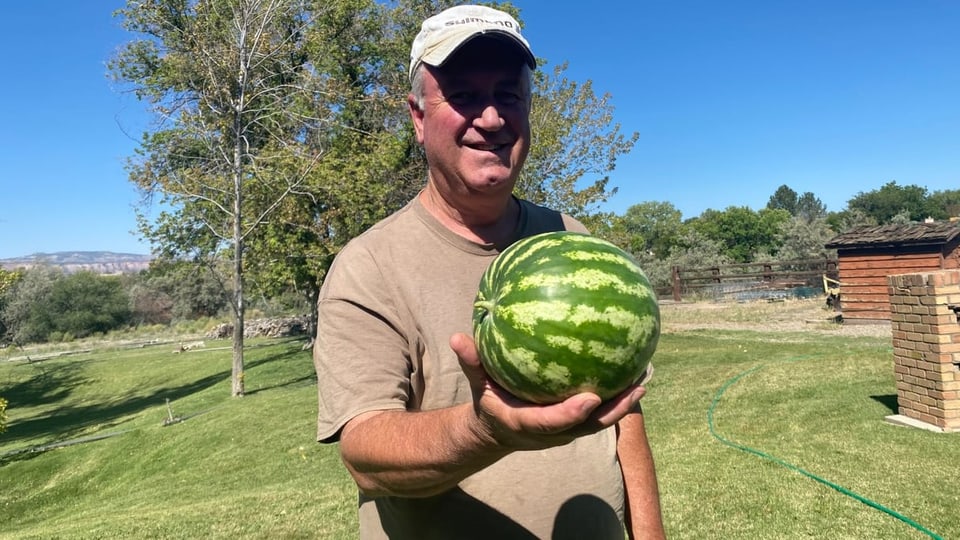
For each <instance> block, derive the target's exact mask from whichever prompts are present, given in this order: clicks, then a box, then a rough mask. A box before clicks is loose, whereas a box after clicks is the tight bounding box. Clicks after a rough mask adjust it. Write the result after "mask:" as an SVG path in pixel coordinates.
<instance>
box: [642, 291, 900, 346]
mask: <svg viewBox="0 0 960 540" xmlns="http://www.w3.org/2000/svg"><path fill="white" fill-rule="evenodd" d="M660 313H661V317H662V322H663V330H664V332H682V331H684V330H697V329H718V330H754V331H762V332H804V333H807V332H811V333H822V334H830V335H845V336H874V337H889V336H890V324H889V323H882V324H881V323H878V324H843V323H838V322H837V315H838V314H837V312H835V311H833V309H831V308H828V307H827V306H826V305H825V303H824V302H823V301H822V299H807V300H781V301H775V302H770V301H763V300H759V301H754V302H741V303H738V302H691V303H686V302H680V303H673V302H662V303H661V304H660Z"/></svg>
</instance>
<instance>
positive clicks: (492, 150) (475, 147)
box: [466, 144, 508, 152]
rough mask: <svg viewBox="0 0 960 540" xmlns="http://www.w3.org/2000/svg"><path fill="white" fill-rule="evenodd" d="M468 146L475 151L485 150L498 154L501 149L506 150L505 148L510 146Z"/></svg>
mask: <svg viewBox="0 0 960 540" xmlns="http://www.w3.org/2000/svg"><path fill="white" fill-rule="evenodd" d="M466 146H467V147H469V148H473V149H474V150H483V151H487V152H496V151H498V150H500V149H501V148H504V147H506V146H508V145H506V144H468V145H466Z"/></svg>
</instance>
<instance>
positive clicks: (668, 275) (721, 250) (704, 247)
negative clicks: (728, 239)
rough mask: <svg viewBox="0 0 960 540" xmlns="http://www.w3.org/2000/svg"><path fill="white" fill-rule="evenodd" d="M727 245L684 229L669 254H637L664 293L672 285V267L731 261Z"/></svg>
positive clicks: (642, 265)
mask: <svg viewBox="0 0 960 540" xmlns="http://www.w3.org/2000/svg"><path fill="white" fill-rule="evenodd" d="M725 251H726V247H725V246H723V245H722V244H721V243H720V242H718V241H717V240H714V239H712V238H709V237H707V236H706V235H704V234H703V233H701V232H699V231H697V230H696V229H693V228H684V229H683V230H682V231H681V232H680V234H679V236H678V237H677V242H676V244H674V245H673V247H672V248H671V249H670V252H669V253H668V254H667V256H666V257H663V258H659V257H656V256H653V255H651V254H649V253H639V254H637V255H636V258H637V261H638V262H639V263H640V266H641V267H642V268H643V271H644V272H645V273H646V274H647V277H648V278H649V279H650V283H651V284H652V285H653V286H654V288H655V289H656V290H658V291H660V293H661V294H664V293H665V292H666V291H667V290H669V289H670V288H671V287H672V285H673V268H674V267H679V268H705V267H711V266H720V265H724V264H731V263H733V262H734V261H733V260H732V259H730V257H729V256H728V255H727V254H726V253H725Z"/></svg>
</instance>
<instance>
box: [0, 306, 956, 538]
mask: <svg viewBox="0 0 960 540" xmlns="http://www.w3.org/2000/svg"><path fill="white" fill-rule="evenodd" d="M744 309H747V306H737V307H736V314H735V317H737V318H739V319H741V320H742V321H745V322H747V323H749V324H748V326H750V325H754V326H756V327H762V316H756V315H748V314H747V313H746V312H744V311H743V310H744ZM714 311H715V312H717V313H719V310H714ZM672 316H673V314H672V313H669V312H667V311H665V313H664V317H665V320H667V319H668V318H669V317H672ZM713 316H716V317H725V316H726V315H725V314H724V315H721V314H715V315H713ZM751 317H756V320H754V319H751ZM754 323H756V324H754ZM667 327H668V328H669V326H667ZM220 344H221V345H225V344H226V343H224V342H221V343H220ZM215 345H216V344H215V343H212V342H208V343H207V346H208V349H205V350H200V351H197V352H189V353H185V354H178V355H174V354H171V352H170V351H171V348H170V346H169V345H164V346H146V347H142V348H122V347H109V346H105V345H98V347H97V348H95V349H94V350H93V351H91V352H82V353H77V354H73V355H70V356H63V357H51V358H49V359H47V360H43V361H40V362H37V361H33V362H27V361H26V360H22V359H14V360H10V359H7V360H3V359H0V396H4V397H6V398H7V399H8V400H9V401H10V408H9V411H8V416H9V421H10V427H9V430H8V431H7V432H6V433H4V434H2V435H0V455H3V454H7V456H6V457H4V458H0V538H16V539H21V538H37V539H40V538H44V539H46V538H134V537H135V538H199V537H203V538H237V537H241V538H354V537H355V536H356V491H355V488H354V487H353V485H352V483H351V481H350V479H349V477H348V476H347V475H346V473H345V472H344V470H343V467H342V465H341V464H340V462H339V457H338V455H337V452H336V447H335V446H321V445H318V444H316V443H315V442H313V433H314V415H315V406H316V390H315V386H314V382H315V381H314V373H313V367H312V364H311V362H310V356H309V353H307V352H304V351H301V350H300V346H301V343H300V342H298V341H295V340H252V341H251V342H250V345H251V348H250V349H249V351H248V354H247V375H246V382H247V389H248V395H247V396H246V397H244V398H240V399H232V398H230V397H229V365H230V351H229V350H228V349H223V350H220V349H217V348H216V346H215ZM81 349H82V348H81ZM656 370H657V371H656V374H655V377H654V380H653V382H652V383H651V384H650V387H649V392H648V394H647V397H645V398H644V409H645V411H646V414H647V417H648V420H647V423H648V426H649V430H650V438H651V444H652V445H653V448H654V452H655V455H656V459H657V468H658V473H659V477H660V489H661V497H662V503H663V509H664V516H665V521H666V525H667V529H668V533H669V535H670V537H672V538H684V539H686V538H695V539H696V538H704V539H714V538H744V539H747V538H749V539H755V538H768V539H792V538H838V539H839V538H926V537H927V536H926V535H924V534H923V533H922V532H920V531H918V530H917V529H916V528H914V527H912V526H911V525H909V524H906V523H904V522H903V521H900V520H899V519H896V518H894V517H892V516H890V515H889V514H887V513H885V512H883V511H880V510H878V509H876V508H873V507H871V506H869V505H867V504H864V502H861V501H860V500H857V499H855V498H853V497H851V496H848V495H845V494H844V493H841V492H839V491H836V490H834V489H831V488H830V487H828V486H825V485H823V484H822V483H819V482H817V481H814V480H812V479H811V478H809V477H807V476H804V475H803V474H800V473H798V472H796V471H794V470H791V469H789V468H787V467H784V466H783V465H782V464H781V463H778V462H776V461H773V460H771V459H765V458H764V457H761V456H758V455H755V454H752V453H749V452H745V451H742V450H739V449H737V448H734V447H731V446H728V445H726V444H724V443H723V442H721V440H720V438H723V439H726V440H728V441H730V442H732V443H735V444H738V445H741V446H744V447H749V448H750V449H753V450H755V451H758V452H760V453H762V454H764V455H766V456H770V457H772V458H776V459H778V460H781V462H786V463H789V464H791V465H793V466H795V467H799V468H801V469H803V470H805V471H807V472H809V473H811V474H813V475H816V476H818V477H821V478H823V479H826V480H829V481H830V482H834V483H836V484H837V485H839V486H842V487H843V488H845V489H847V490H849V491H851V492H853V493H854V494H856V495H859V496H861V497H863V498H864V499H866V500H868V501H871V502H873V503H876V504H877V505H881V506H883V507H886V508H888V509H890V510H893V511H895V512H897V513H899V514H901V515H903V516H905V517H907V518H908V519H910V520H911V521H913V522H915V523H916V524H918V525H920V526H922V527H925V528H927V529H929V530H931V531H934V532H935V533H937V534H939V535H940V536H941V537H942V538H960V521H958V520H957V519H956V515H957V511H958V509H960V484H958V483H957V482H956V473H955V470H956V457H957V452H956V448H957V444H958V442H960V441H958V438H957V437H958V436H960V435H957V434H937V433H930V432H926V431H919V430H913V429H907V428H901V427H896V426H892V425H890V424H887V423H885V422H883V417H884V416H886V415H888V414H890V413H891V412H892V408H895V407H896V403H895V398H894V397H893V394H895V391H894V385H893V367H892V357H891V351H890V343H889V338H886V339H883V338H877V337H850V336H844V335H840V334H837V333H832V334H831V333H827V334H814V333H811V332H783V331H780V332H777V333H776V334H775V335H774V334H772V333H770V332H761V331H756V330H731V329H727V330H716V329H713V330H711V329H697V328H687V329H684V330H681V331H670V332H668V333H666V334H665V335H664V336H663V338H662V340H661V344H660V347H659V349H658V353H657V357H656ZM737 377H739V378H737ZM721 391H722V394H721ZM167 399H169V400H170V404H171V407H172V409H173V413H174V415H176V416H181V417H184V418H185V420H184V421H183V422H180V423H175V424H173V425H169V426H166V427H164V426H163V420H164V419H165V418H167V416H168V411H167V407H166V400H167ZM711 406H712V408H711ZM708 410H709V411H711V412H712V416H713V430H712V431H711V429H710V426H709V425H708V422H707V413H708ZM112 433H117V435H116V436H112V437H109V438H105V439H102V440H97V441H95V442H88V443H83V444H75V445H71V446H64V447H62V448H57V449H54V450H49V451H45V452H23V453H16V454H11V452H15V451H20V450H23V449H26V448H32V447H37V446H43V445H51V444H55V443H58V442H66V441H71V440H76V439H78V438H84V437H90V436H94V435H97V434H101V435H102V434H112ZM718 437H719V438H718Z"/></svg>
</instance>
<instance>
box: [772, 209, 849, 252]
mask: <svg viewBox="0 0 960 540" xmlns="http://www.w3.org/2000/svg"><path fill="white" fill-rule="evenodd" d="M834 236H835V233H834V231H833V230H832V229H831V228H830V226H829V225H828V224H827V219H826V217H820V218H816V219H813V220H808V219H807V218H806V217H801V216H794V217H792V218H790V219H789V220H787V221H785V222H784V223H783V226H782V227H781V229H780V232H779V237H778V244H779V248H778V250H777V260H780V261H794V260H800V259H826V258H835V257H836V252H835V251H834V250H828V249H827V248H825V247H824V246H825V245H826V243H827V242H829V241H830V239H831V238H833V237H834Z"/></svg>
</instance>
